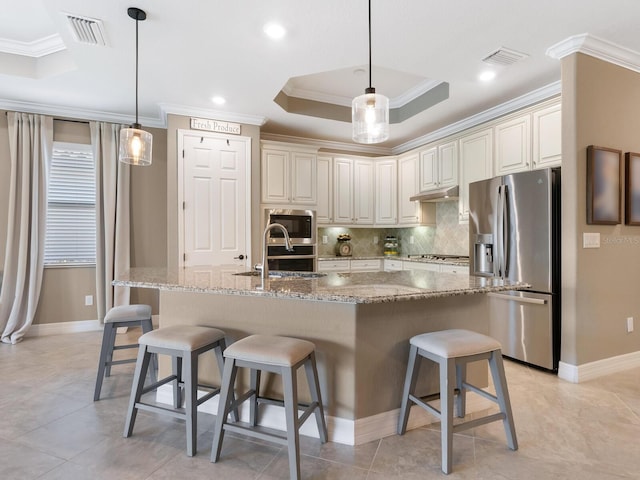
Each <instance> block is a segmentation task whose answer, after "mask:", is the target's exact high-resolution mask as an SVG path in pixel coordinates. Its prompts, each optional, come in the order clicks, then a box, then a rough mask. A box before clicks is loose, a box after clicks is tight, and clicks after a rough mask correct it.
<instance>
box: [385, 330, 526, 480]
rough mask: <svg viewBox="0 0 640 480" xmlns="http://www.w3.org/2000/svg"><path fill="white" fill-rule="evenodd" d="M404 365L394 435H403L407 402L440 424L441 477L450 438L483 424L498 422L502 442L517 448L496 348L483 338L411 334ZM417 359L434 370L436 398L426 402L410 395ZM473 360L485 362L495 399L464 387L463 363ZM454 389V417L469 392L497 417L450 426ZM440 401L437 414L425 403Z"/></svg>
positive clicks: (465, 333) (447, 467) (462, 333)
mask: <svg viewBox="0 0 640 480" xmlns="http://www.w3.org/2000/svg"><path fill="white" fill-rule="evenodd" d="M410 344H411V347H410V350H409V364H408V367H407V375H406V377H405V382H404V390H403V392H402V406H401V408H400V418H399V420H398V434H399V435H402V434H404V432H405V431H406V430H407V420H408V418H409V407H410V403H409V402H413V403H415V404H417V405H419V406H421V407H422V408H424V409H425V410H427V411H428V412H429V413H431V414H433V415H435V416H436V417H437V418H439V419H440V424H441V427H440V428H441V443H442V471H443V472H444V473H446V474H448V473H450V472H451V468H452V447H453V434H454V433H455V432H458V431H461V430H466V429H468V428H473V427H477V426H479V425H484V424H485V423H490V422H495V421H498V420H502V423H503V424H504V430H505V433H506V437H507V445H508V446H509V448H510V449H511V450H517V449H518V441H517V439H516V430H515V427H514V424H513V415H512V413H511V403H510V401H509V391H508V389H507V380H506V378H505V375H504V365H503V363H502V352H501V345H500V343H499V342H498V341H497V340H495V339H493V338H491V337H488V336H487V335H482V334H481V333H476V332H472V331H469V330H457V329H456V330H442V331H438V332H432V333H424V334H422V335H416V336H415V337H413V338H411V340H410ZM420 357H425V358H428V359H429V360H432V361H433V362H436V363H437V364H438V365H439V367H440V393H439V394H435V395H431V396H429V397H423V398H418V397H416V396H414V390H415V386H416V381H417V378H418V370H419V360H420ZM477 360H488V361H489V367H490V369H491V376H492V378H493V383H494V387H495V389H496V395H495V396H494V395H492V394H491V393H489V392H487V391H485V390H482V389H480V388H478V387H476V386H474V385H471V384H469V383H467V381H466V371H467V363H469V362H475V361H477ZM456 389H457V390H458V392H459V393H458V397H457V399H456V406H457V409H458V412H457V413H458V416H459V417H461V418H462V417H464V415H465V407H466V405H465V397H466V393H467V390H471V391H473V392H475V393H477V394H479V395H481V396H483V397H485V398H487V399H489V400H491V401H493V402H495V403H497V404H498V405H499V407H500V413H496V414H493V415H487V416H485V417H481V418H477V419H474V420H469V421H466V422H463V423H460V424H457V425H453V401H454V394H455V390H456ZM437 398H440V411H438V410H437V409H436V408H434V407H433V406H432V405H429V404H428V403H427V402H430V401H432V400H435V399H437Z"/></svg>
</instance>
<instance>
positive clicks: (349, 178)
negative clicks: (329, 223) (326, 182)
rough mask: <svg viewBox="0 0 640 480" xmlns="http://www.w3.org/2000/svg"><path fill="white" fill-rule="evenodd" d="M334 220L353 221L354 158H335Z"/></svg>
mask: <svg viewBox="0 0 640 480" xmlns="http://www.w3.org/2000/svg"><path fill="white" fill-rule="evenodd" d="M333 175H334V176H333V221H334V223H353V221H354V217H353V160H351V159H349V158H334V159H333Z"/></svg>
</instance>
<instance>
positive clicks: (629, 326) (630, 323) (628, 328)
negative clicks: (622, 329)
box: [627, 317, 633, 333]
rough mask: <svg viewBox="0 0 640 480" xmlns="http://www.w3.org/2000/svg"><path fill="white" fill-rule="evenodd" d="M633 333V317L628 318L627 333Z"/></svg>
mask: <svg viewBox="0 0 640 480" xmlns="http://www.w3.org/2000/svg"><path fill="white" fill-rule="evenodd" d="M631 332H633V317H627V333H631Z"/></svg>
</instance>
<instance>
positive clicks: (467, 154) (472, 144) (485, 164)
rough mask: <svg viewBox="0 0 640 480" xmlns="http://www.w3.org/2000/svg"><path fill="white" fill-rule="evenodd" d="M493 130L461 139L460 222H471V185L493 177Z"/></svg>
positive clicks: (489, 129)
mask: <svg viewBox="0 0 640 480" xmlns="http://www.w3.org/2000/svg"><path fill="white" fill-rule="evenodd" d="M492 146H493V129H492V128H488V129H485V130H480V131H478V132H475V133H472V134H470V135H465V136H464V137H461V138H460V172H459V173H460V199H459V201H458V210H459V221H460V222H463V223H464V222H468V221H469V184H470V183H471V182H476V181H478V180H485V179H487V178H491V177H492V176H493V172H492V169H491V158H492V157H491V155H492Z"/></svg>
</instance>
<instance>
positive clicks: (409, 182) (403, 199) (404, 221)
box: [398, 153, 421, 225]
mask: <svg viewBox="0 0 640 480" xmlns="http://www.w3.org/2000/svg"><path fill="white" fill-rule="evenodd" d="M418 171H419V166H418V154H417V153H410V154H406V155H402V156H400V158H398V224H400V225H417V224H419V223H420V220H421V219H420V203H419V202H412V201H410V200H409V198H411V197H412V196H413V195H415V194H416V193H418Z"/></svg>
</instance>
